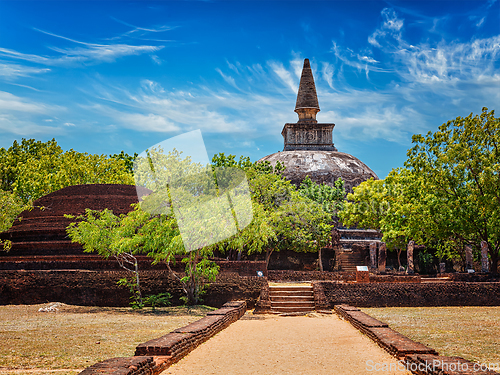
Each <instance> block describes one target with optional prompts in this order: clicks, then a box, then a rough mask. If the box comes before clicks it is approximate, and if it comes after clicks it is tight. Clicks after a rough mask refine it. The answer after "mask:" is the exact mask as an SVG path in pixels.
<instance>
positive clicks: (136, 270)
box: [134, 259, 143, 306]
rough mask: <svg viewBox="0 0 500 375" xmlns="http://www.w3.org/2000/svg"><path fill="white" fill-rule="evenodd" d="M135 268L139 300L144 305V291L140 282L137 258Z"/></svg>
mask: <svg viewBox="0 0 500 375" xmlns="http://www.w3.org/2000/svg"><path fill="white" fill-rule="evenodd" d="M134 268H135V271H134V273H135V283H136V288H137V295H138V300H139V305H140V306H142V305H143V303H142V293H141V285H140V283H139V265H138V264H137V259H136V260H135V263H134Z"/></svg>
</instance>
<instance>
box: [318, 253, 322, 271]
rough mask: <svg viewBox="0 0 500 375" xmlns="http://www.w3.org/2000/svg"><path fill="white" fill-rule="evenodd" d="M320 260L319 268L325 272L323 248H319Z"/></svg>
mask: <svg viewBox="0 0 500 375" xmlns="http://www.w3.org/2000/svg"><path fill="white" fill-rule="evenodd" d="M318 261H319V270H320V271H321V272H323V249H322V248H319V250H318Z"/></svg>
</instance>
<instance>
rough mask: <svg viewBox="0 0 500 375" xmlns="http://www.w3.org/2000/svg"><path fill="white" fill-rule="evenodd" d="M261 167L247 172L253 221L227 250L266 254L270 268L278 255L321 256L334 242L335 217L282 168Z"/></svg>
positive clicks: (232, 241) (248, 169) (267, 165)
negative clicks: (299, 188)
mask: <svg viewBox="0 0 500 375" xmlns="http://www.w3.org/2000/svg"><path fill="white" fill-rule="evenodd" d="M259 164H260V163H258V164H254V165H252V166H248V167H247V169H246V175H247V179H248V185H249V189H250V192H251V197H252V207H253V220H252V222H251V223H250V225H248V226H247V227H245V228H244V229H242V230H241V231H240V232H239V233H238V234H237V235H235V236H233V237H232V238H231V239H230V240H229V241H226V242H225V244H224V247H225V248H227V249H235V250H238V251H239V252H240V253H241V252H246V253H247V254H253V253H263V252H265V253H266V265H267V266H268V265H269V260H270V258H271V255H272V253H273V252H275V251H280V250H284V249H287V250H293V251H297V252H306V251H307V252H319V251H320V250H321V248H322V247H324V246H326V245H327V244H329V243H330V241H331V230H332V225H331V224H330V222H331V214H329V213H328V212H326V211H324V210H323V208H322V207H321V206H318V204H317V203H315V202H314V201H312V200H311V199H309V198H306V197H303V196H301V195H300V194H299V193H298V192H297V189H296V188H295V186H294V185H292V184H291V183H290V181H287V180H285V179H284V178H283V177H282V176H281V175H280V174H281V173H280V172H281V169H280V168H279V167H278V169H276V167H274V168H273V167H272V166H271V165H270V164H269V163H267V164H264V165H263V166H260V165H259ZM320 267H321V263H320Z"/></svg>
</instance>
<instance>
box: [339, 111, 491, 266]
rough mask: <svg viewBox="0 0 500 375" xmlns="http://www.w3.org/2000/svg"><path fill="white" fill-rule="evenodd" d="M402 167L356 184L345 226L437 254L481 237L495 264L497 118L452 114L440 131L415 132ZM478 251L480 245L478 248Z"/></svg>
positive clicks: (457, 250)
mask: <svg viewBox="0 0 500 375" xmlns="http://www.w3.org/2000/svg"><path fill="white" fill-rule="evenodd" d="M413 143H414V144H415V146H414V147H413V148H412V149H410V150H409V151H408V159H407V161H406V162H405V168H403V169H400V170H393V171H392V172H391V173H390V174H389V176H387V178H386V179H385V180H382V181H372V182H370V181H367V182H366V183H363V184H361V185H360V186H359V187H357V188H355V189H354V194H353V195H349V196H348V200H349V201H350V202H348V203H347V204H346V206H345V208H344V210H343V211H342V212H341V213H340V218H341V220H342V221H343V222H344V224H346V225H353V224H355V223H357V224H359V225H360V226H364V227H370V228H375V229H380V230H382V232H383V234H384V241H387V242H388V244H392V245H393V246H403V245H404V243H406V242H407V241H408V240H409V239H413V240H415V241H416V242H417V243H420V244H426V245H428V246H430V247H432V248H435V249H436V250H437V255H438V257H439V258H440V259H442V258H457V257H461V256H463V250H462V249H463V247H464V246H465V245H471V246H473V248H475V249H479V248H480V243H481V241H486V242H487V244H488V251H489V256H490V260H491V265H492V270H493V272H496V270H497V266H498V258H499V252H500V226H499V225H498V223H499V222H500V119H498V118H495V117H494V111H491V112H488V110H487V109H486V108H483V111H482V113H481V115H476V116H473V114H470V115H469V116H467V117H465V118H462V117H457V118H456V119H454V120H452V121H448V122H447V123H446V124H443V125H441V126H440V127H439V129H438V131H436V132H434V133H432V132H429V133H428V134H427V135H425V136H423V135H420V134H417V135H414V136H413ZM477 251H478V250H477Z"/></svg>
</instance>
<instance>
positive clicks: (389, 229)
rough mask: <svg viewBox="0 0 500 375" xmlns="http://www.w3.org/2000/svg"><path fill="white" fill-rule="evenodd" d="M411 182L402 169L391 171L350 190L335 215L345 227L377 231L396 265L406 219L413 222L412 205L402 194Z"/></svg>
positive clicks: (406, 232)
mask: <svg viewBox="0 0 500 375" xmlns="http://www.w3.org/2000/svg"><path fill="white" fill-rule="evenodd" d="M411 181H414V180H413V179H412V178H411V177H409V175H408V171H406V170H392V171H391V172H390V173H389V176H388V177H387V178H386V179H384V180H374V179H372V178H371V179H369V180H367V181H364V182H362V183H361V184H359V185H358V186H355V187H354V188H353V193H350V194H348V195H347V201H346V202H345V203H344V207H343V208H342V210H341V211H340V212H339V220H340V221H341V222H342V224H343V225H345V226H347V227H360V228H366V229H375V230H380V231H381V232H382V234H383V237H382V240H383V241H384V242H386V243H387V247H388V249H390V250H396V251H397V256H398V266H399V267H401V252H402V250H403V249H405V248H406V243H407V241H408V239H409V238H411V234H410V233H409V227H410V226H409V222H408V221H409V219H415V217H414V216H413V213H414V212H415V211H414V210H413V209H412V205H411V203H410V202H409V200H407V199H406V198H407V196H405V195H404V194H403V192H404V191H405V190H404V189H405V188H409V187H410V185H409V183H410V182H411Z"/></svg>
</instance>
